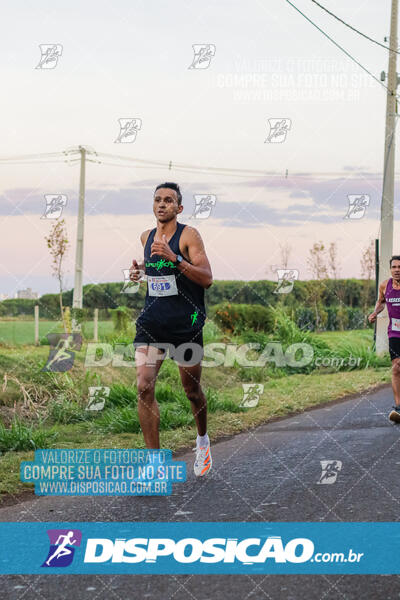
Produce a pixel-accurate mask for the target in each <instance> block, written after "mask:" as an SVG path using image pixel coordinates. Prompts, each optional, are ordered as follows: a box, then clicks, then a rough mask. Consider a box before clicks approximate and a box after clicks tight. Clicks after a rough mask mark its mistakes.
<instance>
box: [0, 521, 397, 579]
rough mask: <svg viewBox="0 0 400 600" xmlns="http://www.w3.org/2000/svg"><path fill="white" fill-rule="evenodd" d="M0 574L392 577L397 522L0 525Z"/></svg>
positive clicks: (394, 565) (395, 564)
mask: <svg viewBox="0 0 400 600" xmlns="http://www.w3.org/2000/svg"><path fill="white" fill-rule="evenodd" d="M0 531H1V541H2V544H1V549H0V573H1V574H42V575H45V574H54V573H58V574H84V573H98V574H102V573H132V574H134V573H144V574H149V575H150V574H164V573H165V574H168V573H173V574H180V573H186V574H197V573H201V574H221V573H232V574H263V573H266V574H267V573H271V574H273V573H281V574H285V573H286V574H290V573H291V574H296V573H297V574H301V573H303V574H398V573H400V567H399V560H398V555H399V550H400V523H398V522H394V523H342V522H340V523H287V522H285V523H270V522H267V523H264V522H263V523H257V522H251V523H247V522H217V523H209V522H204V523H202V522H196V523H193V522H178V523H168V522H156V523H144V522H141V523H132V522H126V523H93V522H90V523H89V522H86V523H79V522H72V523H37V522H33V523H28V522H25V523H21V522H18V523H1V524H0Z"/></svg>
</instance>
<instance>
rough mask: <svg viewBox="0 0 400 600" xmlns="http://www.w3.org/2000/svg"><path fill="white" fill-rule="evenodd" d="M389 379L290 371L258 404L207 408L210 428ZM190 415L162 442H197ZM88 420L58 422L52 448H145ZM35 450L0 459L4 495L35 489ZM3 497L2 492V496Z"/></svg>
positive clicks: (382, 373) (259, 418)
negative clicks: (22, 475) (29, 478)
mask: <svg viewBox="0 0 400 600" xmlns="http://www.w3.org/2000/svg"><path fill="white" fill-rule="evenodd" d="M389 382H390V371H389V370H388V369H386V368H380V369H362V370H358V371H351V372H350V373H348V372H347V373H346V372H339V373H331V374H326V375H321V374H319V373H315V374H311V375H304V374H300V375H292V376H290V377H286V378H282V379H271V380H269V381H267V382H266V383H265V385H264V393H263V394H262V396H261V398H260V401H259V403H258V405H257V406H256V407H255V408H248V409H245V410H244V411H243V412H241V413H240V414H239V413H235V412H230V411H216V412H212V411H211V412H210V413H209V419H208V432H209V435H210V438H211V440H212V441H215V440H217V439H221V438H223V437H226V436H231V435H234V434H237V433H240V432H242V431H247V430H249V429H252V428H254V427H256V426H258V425H261V424H262V423H266V422H268V421H270V420H271V419H273V418H276V417H283V416H285V415H288V414H292V413H297V412H302V411H304V410H305V409H306V408H310V407H314V406H320V405H323V404H325V403H327V402H330V401H332V400H335V399H339V398H342V397H343V396H346V395H348V394H355V393H361V392H362V393H364V395H365V400H364V401H366V402H368V394H369V393H371V391H373V389H374V388H375V387H376V386H377V385H379V384H384V383H389ZM242 395H243V394H242V389H241V387H240V388H239V386H236V387H235V386H232V387H231V389H228V390H226V391H225V392H223V393H221V397H222V399H224V398H225V399H227V400H230V401H232V402H235V403H236V404H239V402H240V400H241V399H242ZM185 411H186V414H187V416H188V424H187V425H186V426H182V427H178V428H177V429H165V430H161V433H160V439H161V447H162V448H169V449H171V450H172V451H173V452H178V451H181V450H183V449H186V448H188V447H190V446H194V444H195V439H196V428H195V426H194V421H193V419H192V417H191V410H190V406H189V402H188V401H187V406H186V409H185ZM92 426H93V424H92V423H90V422H80V423H74V424H69V425H57V426H55V425H54V426H52V427H50V428H49V429H48V432H49V433H50V434H51V433H57V434H58V436H57V440H56V442H55V444H54V447H57V448H144V442H143V436H142V435H141V433H129V432H124V433H112V432H110V433H107V435H105V434H104V432H102V431H101V430H100V429H97V428H96V429H93V428H92ZM33 458H34V453H33V451H31V452H14V451H12V452H7V453H5V454H3V455H2V456H1V458H0V494H18V493H21V492H22V491H24V490H27V489H33V486H32V484H23V483H22V482H21V481H20V480H19V470H20V462H21V461H23V460H33ZM0 498H1V496H0Z"/></svg>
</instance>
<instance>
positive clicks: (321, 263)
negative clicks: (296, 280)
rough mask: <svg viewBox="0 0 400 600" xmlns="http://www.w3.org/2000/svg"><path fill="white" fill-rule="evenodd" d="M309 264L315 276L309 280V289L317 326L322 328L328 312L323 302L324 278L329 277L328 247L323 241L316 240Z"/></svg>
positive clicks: (308, 259)
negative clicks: (327, 264)
mask: <svg viewBox="0 0 400 600" xmlns="http://www.w3.org/2000/svg"><path fill="white" fill-rule="evenodd" d="M307 264H308V267H309V269H310V271H311V273H312V274H313V276H314V280H311V281H307V291H308V293H309V296H310V301H311V303H312V304H313V306H314V313H315V328H316V329H317V330H319V329H322V327H323V325H325V323H326V320H327V317H328V315H327V312H326V311H325V310H324V308H323V306H322V302H321V298H322V294H323V288H324V287H325V283H324V281H323V280H324V279H325V280H326V279H327V278H328V269H327V266H326V249H325V246H324V244H323V242H315V243H314V244H313V246H312V248H311V250H310V256H309V257H308V258H307Z"/></svg>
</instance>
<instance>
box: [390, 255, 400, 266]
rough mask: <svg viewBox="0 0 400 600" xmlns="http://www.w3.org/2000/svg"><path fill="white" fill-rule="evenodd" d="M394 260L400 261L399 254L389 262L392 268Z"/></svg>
mask: <svg viewBox="0 0 400 600" xmlns="http://www.w3.org/2000/svg"><path fill="white" fill-rule="evenodd" d="M392 260H400V256H399V255H398V254H396V256H392V258H391V259H390V262H389V266H390V267H391V266H392Z"/></svg>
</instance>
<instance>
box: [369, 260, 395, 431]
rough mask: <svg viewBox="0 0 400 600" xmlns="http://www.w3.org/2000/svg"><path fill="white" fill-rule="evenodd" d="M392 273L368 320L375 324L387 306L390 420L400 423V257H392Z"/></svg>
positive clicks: (382, 287) (383, 284) (380, 287)
mask: <svg viewBox="0 0 400 600" xmlns="http://www.w3.org/2000/svg"><path fill="white" fill-rule="evenodd" d="M390 272H391V274H392V277H391V278H390V279H386V281H383V282H382V283H381V284H380V286H379V296H378V301H377V303H376V305H375V310H374V312H373V313H371V314H370V315H369V317H368V320H369V322H370V323H373V322H374V321H375V320H376V317H377V315H378V314H379V313H380V312H382V311H383V309H384V308H385V304H386V306H387V310H388V315H389V326H388V336H389V353H390V358H391V360H392V388H393V395H394V401H395V406H393V410H392V411H391V412H390V414H389V419H390V420H391V421H394V422H395V423H400V256H392V258H391V259H390Z"/></svg>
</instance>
